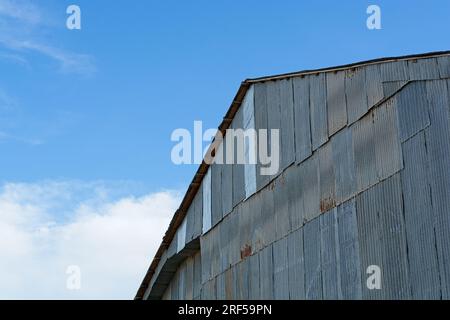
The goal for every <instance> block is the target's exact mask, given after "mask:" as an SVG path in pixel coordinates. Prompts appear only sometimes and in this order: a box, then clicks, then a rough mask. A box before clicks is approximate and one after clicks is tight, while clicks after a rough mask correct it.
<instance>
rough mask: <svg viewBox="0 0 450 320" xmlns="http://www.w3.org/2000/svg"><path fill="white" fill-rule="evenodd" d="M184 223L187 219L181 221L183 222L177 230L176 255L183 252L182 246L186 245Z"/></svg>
mask: <svg viewBox="0 0 450 320" xmlns="http://www.w3.org/2000/svg"><path fill="white" fill-rule="evenodd" d="M186 223H187V217H185V218H184V219H183V222H182V223H181V225H180V226H179V227H178V230H177V237H176V238H177V253H178V252H180V251H181V250H183V248H184V245H185V244H186Z"/></svg>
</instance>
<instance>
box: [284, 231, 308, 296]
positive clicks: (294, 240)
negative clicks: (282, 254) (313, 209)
mask: <svg viewBox="0 0 450 320" xmlns="http://www.w3.org/2000/svg"><path fill="white" fill-rule="evenodd" d="M287 241H288V274H289V298H290V299H292V300H304V299H305V297H306V296H305V261H304V254H303V228H300V229H298V230H296V231H294V232H292V233H291V234H290V235H289V236H288V238H287Z"/></svg>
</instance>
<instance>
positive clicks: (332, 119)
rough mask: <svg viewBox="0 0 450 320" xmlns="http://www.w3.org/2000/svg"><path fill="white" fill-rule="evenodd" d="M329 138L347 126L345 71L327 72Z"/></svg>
mask: <svg viewBox="0 0 450 320" xmlns="http://www.w3.org/2000/svg"><path fill="white" fill-rule="evenodd" d="M326 76H327V103H328V108H327V110H328V136H330V137H331V136H332V135H333V134H335V133H336V132H338V131H339V130H341V129H342V128H344V127H345V126H346V125H347V100H346V98H345V71H337V72H327V74H326Z"/></svg>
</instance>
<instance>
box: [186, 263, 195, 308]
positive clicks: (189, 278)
mask: <svg viewBox="0 0 450 320" xmlns="http://www.w3.org/2000/svg"><path fill="white" fill-rule="evenodd" d="M193 282H194V257H189V258H187V259H186V275H185V286H184V288H185V291H184V298H185V299H186V300H192V299H193V298H194V295H193V293H194V291H193V288H194V287H193Z"/></svg>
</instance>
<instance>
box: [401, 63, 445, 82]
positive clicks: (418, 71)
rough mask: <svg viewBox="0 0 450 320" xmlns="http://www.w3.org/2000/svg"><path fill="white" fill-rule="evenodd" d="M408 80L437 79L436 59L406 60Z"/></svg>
mask: <svg viewBox="0 0 450 320" xmlns="http://www.w3.org/2000/svg"><path fill="white" fill-rule="evenodd" d="M408 69H409V78H410V80H429V79H439V68H438V63H437V60H436V58H430V59H417V60H408Z"/></svg>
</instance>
